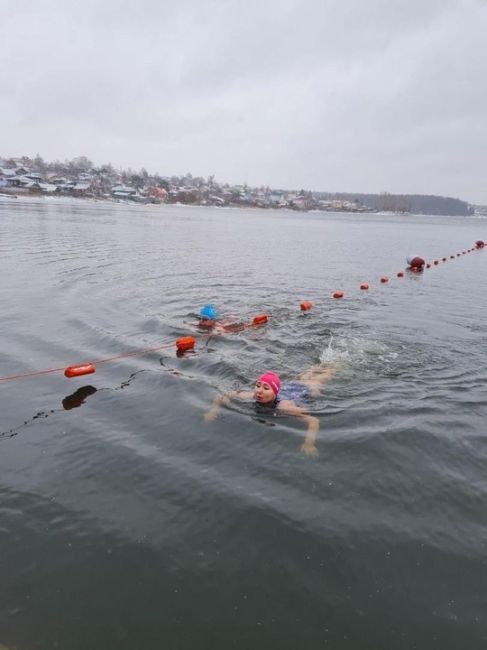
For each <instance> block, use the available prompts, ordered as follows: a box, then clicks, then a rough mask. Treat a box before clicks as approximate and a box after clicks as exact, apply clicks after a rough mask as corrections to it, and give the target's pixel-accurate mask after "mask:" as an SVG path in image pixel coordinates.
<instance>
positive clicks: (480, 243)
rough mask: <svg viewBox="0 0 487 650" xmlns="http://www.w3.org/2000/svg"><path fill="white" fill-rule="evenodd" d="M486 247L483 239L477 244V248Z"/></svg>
mask: <svg viewBox="0 0 487 650" xmlns="http://www.w3.org/2000/svg"><path fill="white" fill-rule="evenodd" d="M484 246H485V242H483V241H482V240H481V239H479V240H478V241H476V242H475V247H476V248H483V247H484Z"/></svg>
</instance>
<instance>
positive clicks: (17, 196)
mask: <svg viewBox="0 0 487 650" xmlns="http://www.w3.org/2000/svg"><path fill="white" fill-rule="evenodd" d="M4 201H5V202H9V203H10V202H11V201H16V202H17V201H20V202H26V203H40V202H42V203H44V202H46V203H51V202H52V203H59V204H63V203H65V204H80V203H85V204H90V203H96V204H106V205H114V206H116V205H123V206H125V207H136V208H140V207H144V208H147V207H153V208H161V207H163V208H164V207H176V208H179V207H185V208H213V209H215V210H217V211H218V212H220V211H226V210H235V211H239V210H242V209H246V210H256V211H257V210H258V211H261V212H270V213H274V212H286V213H290V214H296V215H299V214H323V215H325V214H333V215H341V214H344V215H354V216H365V217H367V216H369V215H373V216H399V217H400V216H414V217H447V218H448V217H453V218H455V217H457V218H458V217H461V218H462V219H465V218H482V217H484V218H485V216H486V215H482V214H481V213H478V214H472V215H462V214H458V215H447V214H419V213H414V212H404V211H401V212H394V211H391V210H374V211H371V210H369V211H367V212H358V211H353V210H350V211H349V210H320V209H318V208H313V209H310V210H293V209H292V208H285V207H276V208H263V207H260V206H248V205H232V204H229V205H224V206H214V205H203V204H200V203H181V202H160V203H151V202H148V203H137V202H134V201H130V200H123V199H111V198H108V197H83V196H66V195H64V196H63V195H45V194H41V193H39V194H33V193H29V194H27V193H25V194H24V193H15V192H8V191H7V192H5V188H2V190H0V202H4Z"/></svg>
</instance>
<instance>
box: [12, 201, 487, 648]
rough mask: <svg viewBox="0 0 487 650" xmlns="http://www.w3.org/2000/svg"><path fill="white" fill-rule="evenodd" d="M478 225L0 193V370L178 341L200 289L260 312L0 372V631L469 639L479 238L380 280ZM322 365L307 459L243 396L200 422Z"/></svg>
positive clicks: (480, 349) (321, 642) (477, 591)
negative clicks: (260, 386)
mask: <svg viewBox="0 0 487 650" xmlns="http://www.w3.org/2000/svg"><path fill="white" fill-rule="evenodd" d="M477 239H487V221H486V220H480V219H475V218H468V219H467V218H446V217H445V218H440V217H412V216H404V217H398V216H385V215H384V216H380V215H367V216H352V215H333V214H327V215H324V214H295V213H289V212H274V213H271V212H258V211H246V210H224V211H220V210H218V209H203V208H189V207H181V206H174V207H165V206H150V207H137V206H132V207H131V206H121V205H109V204H107V205H106V204H96V203H93V204H90V203H83V202H79V203H64V204H63V203H59V202H55V201H51V202H48V201H45V202H34V201H31V202H27V201H25V202H20V201H18V202H15V201H13V200H7V199H5V200H3V201H2V202H0V273H1V291H0V296H1V306H2V342H1V347H0V369H1V372H0V375H1V376H2V377H3V376H7V375H13V374H18V373H22V372H28V371H31V370H41V369H48V368H57V367H61V368H62V367H64V366H67V365H71V364H77V363H81V362H84V361H87V360H92V359H101V358H106V357H111V356H115V355H118V354H122V353H125V352H130V351H132V350H138V349H141V348H150V347H157V346H160V345H163V344H164V343H167V342H169V343H171V342H173V341H174V340H175V339H176V338H177V337H179V336H184V335H189V334H194V333H195V332H194V330H193V329H191V327H190V325H191V323H194V322H195V320H196V315H197V312H198V310H199V308H200V307H201V306H202V305H203V304H205V303H206V302H213V303H215V304H216V305H218V307H219V309H220V311H221V313H222V314H223V315H228V316H231V317H233V318H236V319H238V320H245V321H247V320H249V319H251V318H252V316H253V315H255V314H258V313H261V312H265V313H267V314H268V316H269V323H268V325H267V326H265V327H263V328H259V329H248V330H245V331H243V332H239V333H237V334H229V335H225V336H213V337H211V338H209V339H208V338H206V339H205V338H202V339H201V340H200V341H198V343H197V346H196V351H195V353H194V354H187V355H185V356H184V357H177V356H176V355H175V353H174V350H173V348H172V347H171V348H167V349H164V350H161V351H160V352H152V353H148V354H146V355H143V356H135V357H129V358H125V359H121V360H116V361H113V362H111V363H106V364H102V365H99V366H98V369H97V372H96V374H94V375H89V376H86V377H80V378H76V379H71V380H68V379H65V378H64V376H63V374H62V372H56V373H52V374H47V375H42V376H38V377H33V378H30V379H20V380H17V381H2V382H0V399H1V428H0V429H1V432H2V435H1V436H0V493H1V503H0V530H1V538H0V539H1V555H0V566H1V571H0V575H1V590H0V645H1V644H4V645H6V646H8V647H13V646H15V647H16V648H17V650H29V649H34V648H36V649H42V650H45V649H47V648H62V649H63V650H75V649H76V650H77V649H83V650H86V649H87V648H103V650H110V649H112V648H113V649H125V648H127V649H130V650H134V649H137V650H145V649H153V648H154V649H155V648H158V649H159V648H170V649H171V650H173V649H175V650H179V649H181V650H182V649H184V650H186V649H193V648H204V649H206V648H208V649H212V650H227V649H228V648H236V649H239V650H240V649H241V650H247V649H250V648H252V649H256V648H259V649H260V648H262V649H264V648H265V649H269V648H276V649H277V648H279V649H282V648H290V649H291V648H292V649H296V648H306V649H313V650H314V649H315V648H327V647H328V648H333V649H337V650H344V649H349V648H350V649H356V648H360V649H367V650H368V649H370V650H396V649H398V650H399V649H400V650H411V649H418V650H423V649H424V650H431V649H435V648H438V649H439V650H440V649H441V650H450V649H451V650H453V649H454V650H458V648H459V647H462V648H466V649H468V650H476V649H477V648H478V649H480V648H485V647H486V644H487V619H486V607H487V567H486V548H487V515H486V497H487V480H486V472H485V470H486V461H487V445H486V416H487V368H486V356H487V354H486V353H487V324H486V323H487V321H486V304H487V288H486V282H485V273H486V269H487V249H486V252H484V251H475V252H473V253H469V254H467V255H462V256H461V257H458V258H457V257H456V258H455V259H454V260H450V259H449V258H448V261H447V262H446V263H441V264H440V265H439V266H438V267H435V268H432V269H431V270H427V271H425V272H424V273H423V274H417V275H412V274H406V277H405V278H403V279H397V278H396V277H395V273H396V272H397V271H399V270H402V269H404V266H405V257H406V256H407V255H409V254H418V255H421V256H423V257H425V258H426V259H427V260H432V259H434V258H437V257H443V256H449V255H450V254H456V253H458V252H462V251H463V250H466V249H467V248H469V247H471V246H472V245H473V243H474V242H475V240H477ZM382 275H388V276H390V277H391V281H390V282H389V283H388V284H386V285H381V284H380V283H379V277H380V276H382ZM364 281H366V282H369V283H370V285H371V288H370V291H369V292H368V293H367V294H365V293H364V292H360V291H359V290H358V285H359V284H360V282H364ZM337 289H341V290H343V291H344V292H345V294H346V296H345V299H344V300H342V301H334V300H332V299H331V298H330V294H331V293H332V292H333V291H334V290H337ZM303 299H309V300H312V301H313V302H314V308H313V310H312V311H310V312H309V313H306V314H302V313H300V311H299V303H300V301H301V300H303ZM320 361H322V362H324V363H325V364H333V365H335V366H336V367H337V368H338V372H337V374H336V375H335V377H334V378H333V380H332V381H331V382H330V383H329V384H328V385H327V386H326V388H325V390H324V391H323V393H322V395H321V396H320V397H318V398H316V399H314V400H313V401H312V402H311V403H310V404H309V409H310V411H311V412H312V413H313V414H314V415H316V416H317V417H318V418H319V420H320V433H319V436H318V441H317V448H318V451H319V456H318V457H317V458H310V457H307V456H305V455H304V454H303V453H302V452H301V451H300V446H301V443H302V440H303V426H302V424H301V423H300V422H297V421H294V420H293V419H292V418H284V417H278V418H276V417H271V416H265V415H264V416H263V415H262V414H259V413H257V412H256V411H255V409H254V407H253V406H252V405H249V404H244V403H238V404H235V405H232V406H231V407H229V408H224V409H222V411H221V412H220V415H219V418H218V419H217V420H216V421H215V422H213V423H211V424H205V423H203V415H204V413H205V411H206V410H207V409H208V407H209V405H210V403H211V401H212V400H213V398H214V397H215V396H216V395H217V394H219V392H222V391H225V390H231V389H234V388H242V389H244V388H247V387H248V386H250V385H251V383H252V381H253V380H254V378H255V377H256V375H257V374H260V372H261V371H263V370H267V369H269V370H270V369H273V370H275V371H277V372H279V373H280V374H281V375H282V377H283V378H284V379H292V378H293V377H294V376H295V375H296V374H297V373H298V372H300V371H301V370H303V369H305V368H306V367H308V366H310V365H313V364H315V363H318V362H320ZM83 397H84V403H81V402H82V398H83Z"/></svg>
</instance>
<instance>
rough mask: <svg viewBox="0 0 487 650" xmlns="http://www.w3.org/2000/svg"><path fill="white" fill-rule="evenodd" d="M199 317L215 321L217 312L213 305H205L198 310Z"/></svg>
mask: <svg viewBox="0 0 487 650" xmlns="http://www.w3.org/2000/svg"><path fill="white" fill-rule="evenodd" d="M200 317H201V318H207V319H208V320H216V317H217V311H216V309H215V307H213V305H205V306H204V307H202V308H201V310H200Z"/></svg>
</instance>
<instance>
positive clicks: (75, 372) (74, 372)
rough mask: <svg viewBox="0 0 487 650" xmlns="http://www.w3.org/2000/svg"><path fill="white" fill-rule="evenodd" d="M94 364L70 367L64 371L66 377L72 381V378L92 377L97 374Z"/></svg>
mask: <svg viewBox="0 0 487 650" xmlns="http://www.w3.org/2000/svg"><path fill="white" fill-rule="evenodd" d="M95 370H96V367H95V364H94V363H86V364H85V365H84V366H68V367H67V368H66V370H65V371H64V376H65V377H68V379H71V378H72V377H81V376H82V375H91V374H93V373H94V372H95Z"/></svg>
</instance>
